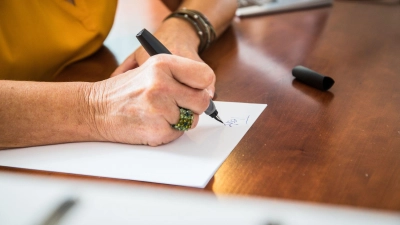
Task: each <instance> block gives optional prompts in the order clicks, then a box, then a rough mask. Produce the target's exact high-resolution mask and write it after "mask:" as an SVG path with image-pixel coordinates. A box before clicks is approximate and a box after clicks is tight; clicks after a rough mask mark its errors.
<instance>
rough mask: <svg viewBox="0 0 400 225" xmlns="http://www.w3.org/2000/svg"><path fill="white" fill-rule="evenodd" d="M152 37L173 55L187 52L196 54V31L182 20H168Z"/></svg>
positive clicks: (197, 42)
mask: <svg viewBox="0 0 400 225" xmlns="http://www.w3.org/2000/svg"><path fill="white" fill-rule="evenodd" d="M154 35H155V36H156V37H157V38H158V39H159V40H160V41H161V42H162V43H163V44H165V45H166V47H167V48H168V49H169V50H170V51H171V52H173V54H175V55H181V54H180V52H182V51H188V50H189V51H192V52H195V53H196V54H197V50H198V47H199V44H200V38H199V36H198V34H197V33H196V30H195V29H194V28H193V27H192V26H191V25H190V24H189V23H188V22H187V21H185V20H183V19H180V18H168V19H167V20H165V21H163V23H162V24H161V26H160V27H159V29H158V30H157V32H155V34H154Z"/></svg>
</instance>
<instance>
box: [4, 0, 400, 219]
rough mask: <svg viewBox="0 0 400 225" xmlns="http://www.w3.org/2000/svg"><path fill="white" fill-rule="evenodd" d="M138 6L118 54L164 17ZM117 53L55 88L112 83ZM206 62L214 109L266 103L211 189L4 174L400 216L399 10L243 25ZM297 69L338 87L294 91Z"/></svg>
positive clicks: (307, 13)
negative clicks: (381, 211)
mask: <svg viewBox="0 0 400 225" xmlns="http://www.w3.org/2000/svg"><path fill="white" fill-rule="evenodd" d="M138 2H139V1H136V2H135V3H131V2H130V1H127V0H126V1H122V0H121V1H120V7H119V12H118V17H117V20H116V23H117V25H116V28H115V30H114V31H113V32H114V34H116V36H115V37H116V38H115V39H114V42H115V43H117V42H118V41H121V40H122V39H124V38H125V39H130V38H134V35H135V34H136V33H137V31H139V30H140V29H141V28H143V27H147V29H149V30H154V29H155V28H156V26H157V25H158V24H159V23H160V22H161V20H162V19H163V18H164V17H165V16H166V15H167V11H166V9H165V7H162V6H161V5H160V3H159V2H158V1H140V3H138ZM134 4H141V5H142V7H134ZM129 5H132V6H129ZM153 6H157V7H155V8H154V7H153ZM144 15H149V16H150V19H149V20H144V18H145V16H144ZM132 18H133V19H134V20H132ZM111 43H112V42H111ZM127 47H131V48H133V49H134V48H135V46H127ZM133 49H132V50H133ZM120 54H122V53H121V52H119V51H118V50H114V51H113V52H110V51H109V50H108V49H107V48H106V47H104V48H102V49H101V50H100V51H99V52H98V53H96V54H95V55H93V56H92V57H90V58H88V59H86V60H84V61H82V62H78V63H76V64H74V65H71V66H70V67H68V68H67V69H66V70H65V71H64V72H63V73H62V74H61V75H60V76H59V77H58V78H57V80H58V81H71V80H87V81H95V80H99V79H105V78H107V77H108V76H109V74H110V73H111V72H112V71H113V70H114V69H115V67H116V66H117V62H116V61H115V58H114V56H117V58H118V56H120ZM202 57H203V59H204V60H205V61H206V62H207V63H208V64H209V65H210V66H211V67H212V68H213V69H214V70H215V73H216V75H217V83H216V90H217V93H216V98H215V100H220V101H234V102H249V103H266V104H268V107H267V108H266V110H265V111H264V112H263V113H262V114H261V116H260V117H259V119H258V120H257V122H256V123H255V124H254V125H253V126H252V128H251V129H250V130H249V131H248V133H247V134H246V135H245V136H244V138H243V139H242V140H241V141H240V143H239V144H238V145H237V147H236V148H235V149H234V150H233V152H232V153H231V155H230V156H229V157H228V159H227V160H226V161H225V162H224V163H223V165H222V166H221V167H220V169H219V170H218V171H217V173H216V174H215V176H214V178H213V179H212V180H211V181H210V183H209V184H208V185H207V187H206V188H205V189H204V190H198V189H193V188H184V187H174V186H169V185H161V184H151V183H144V182H136V181H125V180H115V179H108V178H96V177H87V176H78V175H66V174H58V173H52V172H34V171H29V170H23V169H10V168H6V167H2V168H0V170H1V171H3V172H4V171H7V172H9V173H28V174H32V175H33V176H51V177H57V178H63V179H75V180H76V179H84V180H96V181H101V182H108V183H123V184H127V185H145V186H146V185H147V186H154V187H159V188H163V189H170V188H175V189H182V190H190V191H193V192H213V193H215V194H217V195H218V194H234V195H250V196H262V197H272V198H278V199H289V200H301V201H308V202H318V203H330V204H340V205H349V206H357V207H366V208H372V209H386V210H395V211H399V210H400V5H399V4H398V3H396V2H390V1H389V2H381V3H380V2H376V1H359V2H357V1H336V2H335V3H334V5H333V6H332V7H324V8H317V9H311V10H304V11H295V12H287V13H280V14H273V15H267V16H258V17H251V18H242V19H239V18H236V19H235V20H234V22H233V24H232V26H231V28H229V29H228V31H227V32H226V33H224V35H223V36H222V37H221V38H220V39H219V40H218V41H217V42H216V43H215V44H214V45H213V46H212V47H211V48H210V49H209V50H208V51H207V52H205V53H204V54H203V55H202ZM300 64H301V65H304V66H307V67H309V68H311V69H313V70H316V71H318V72H320V73H322V74H325V75H328V76H330V77H332V78H333V79H335V81H336V83H335V85H334V86H333V87H332V88H331V89H330V90H329V91H328V92H323V91H319V90H317V89H314V88H311V87H309V86H306V85H304V84H302V83H300V82H298V81H296V80H294V78H293V76H292V75H291V69H292V68H293V67H294V66H296V65H300Z"/></svg>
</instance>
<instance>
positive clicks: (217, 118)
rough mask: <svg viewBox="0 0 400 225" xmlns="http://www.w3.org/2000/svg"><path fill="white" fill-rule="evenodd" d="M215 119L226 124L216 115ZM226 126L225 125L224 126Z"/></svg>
mask: <svg viewBox="0 0 400 225" xmlns="http://www.w3.org/2000/svg"><path fill="white" fill-rule="evenodd" d="M214 119H216V120H217V121H219V122H221V123H222V124H224V122H222V120H221V118H219V116H218V115H216V116H215V117H214ZM224 125H225V124H224Z"/></svg>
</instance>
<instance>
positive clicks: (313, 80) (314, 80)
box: [292, 66, 335, 91]
mask: <svg viewBox="0 0 400 225" xmlns="http://www.w3.org/2000/svg"><path fill="white" fill-rule="evenodd" d="M292 74H293V76H294V77H296V79H297V80H298V81H300V82H303V83H305V84H307V85H309V86H311V87H314V88H317V89H320V90H323V91H326V90H328V89H329V88H331V87H332V86H333V84H334V83H335V81H334V80H333V79H332V78H330V77H327V76H324V75H321V74H319V73H317V72H315V71H313V70H310V69H308V68H306V67H304V66H296V67H294V68H293V70H292Z"/></svg>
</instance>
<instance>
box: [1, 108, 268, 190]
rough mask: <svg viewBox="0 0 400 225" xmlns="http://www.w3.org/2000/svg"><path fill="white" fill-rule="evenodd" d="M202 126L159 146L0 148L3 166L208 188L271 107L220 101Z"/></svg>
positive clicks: (86, 144) (97, 144)
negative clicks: (214, 113)
mask: <svg viewBox="0 0 400 225" xmlns="http://www.w3.org/2000/svg"><path fill="white" fill-rule="evenodd" d="M215 105H216V107H217V109H218V112H219V115H220V117H221V119H223V121H224V122H225V124H226V125H225V126H223V125H222V124H221V123H219V122H217V121H215V120H214V119H212V118H210V117H209V116H207V115H205V114H204V113H203V114H202V115H201V116H200V121H199V123H198V125H197V127H196V128H195V129H193V130H190V131H188V132H185V134H184V135H183V136H182V137H180V138H178V139H177V140H175V141H173V142H171V143H169V144H166V145H162V146H158V147H150V146H142V145H127V144H118V143H106V142H81V143H68V144H58V145H47V146H38V147H29V148H19V149H10V150H0V165H1V166H9V167H17V168H25V169H34V170H44V171H54V172H62V173H71V174H82V175H89V176H99V177H109V178H118V179H127V180H138V181H147V182H154V183H163V184H172V185H182V186H190V187H197V188H204V187H205V186H206V185H207V183H208V182H209V180H210V179H211V178H212V176H213V175H214V174H215V172H216V171H217V169H218V168H219V167H220V166H221V164H222V163H223V162H224V161H225V159H226V158H227V157H228V155H229V154H230V153H231V151H232V150H233V149H234V148H235V146H236V145H237V144H238V143H239V141H240V140H241V139H242V137H243V136H244V135H245V134H246V132H247V131H248V129H249V128H250V127H251V126H252V125H253V123H254V122H255V121H256V119H257V118H258V116H259V115H260V114H261V113H262V111H263V110H264V109H265V107H266V106H267V105H266V104H251V103H236V102H215Z"/></svg>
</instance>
